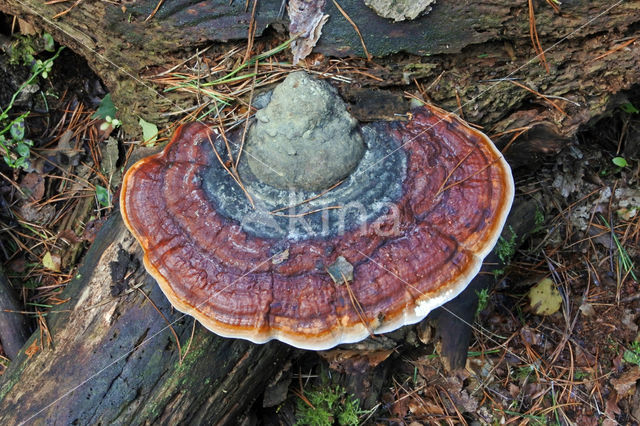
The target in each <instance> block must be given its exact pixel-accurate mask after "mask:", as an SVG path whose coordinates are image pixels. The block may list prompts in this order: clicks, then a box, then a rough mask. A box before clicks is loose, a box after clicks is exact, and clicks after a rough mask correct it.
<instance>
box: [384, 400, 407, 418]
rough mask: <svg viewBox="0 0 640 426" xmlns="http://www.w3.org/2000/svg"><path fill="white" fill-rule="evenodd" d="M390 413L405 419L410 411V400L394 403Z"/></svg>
mask: <svg viewBox="0 0 640 426" xmlns="http://www.w3.org/2000/svg"><path fill="white" fill-rule="evenodd" d="M389 411H390V412H391V414H393V415H394V416H397V417H400V418H401V419H402V418H404V417H405V416H406V415H407V412H408V411H409V398H402V399H398V400H397V401H396V402H394V403H393V405H392V406H391V409H390V410H389Z"/></svg>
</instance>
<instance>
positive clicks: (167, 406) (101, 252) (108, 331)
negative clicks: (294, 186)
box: [0, 213, 289, 424]
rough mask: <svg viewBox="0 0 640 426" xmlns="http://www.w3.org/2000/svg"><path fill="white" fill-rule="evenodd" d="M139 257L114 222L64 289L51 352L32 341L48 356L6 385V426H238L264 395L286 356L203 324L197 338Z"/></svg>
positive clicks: (1, 409)
mask: <svg viewBox="0 0 640 426" xmlns="http://www.w3.org/2000/svg"><path fill="white" fill-rule="evenodd" d="M139 255H140V253H139V249H138V245H137V243H135V242H134V240H133V237H132V236H131V235H130V234H129V233H128V231H126V229H125V228H124V225H123V224H122V220H121V219H120V217H119V214H118V213H116V214H114V215H113V217H112V218H111V219H110V221H109V222H108V223H107V224H105V225H104V227H103V229H102V230H101V231H100V234H99V235H98V237H97V238H96V241H95V243H94V244H93V246H92V247H91V249H90V250H89V252H88V253H87V255H86V258H85V261H84V263H83V265H82V267H81V268H80V271H79V273H78V275H77V276H76V278H75V279H74V280H73V282H72V283H70V284H69V286H68V287H67V288H66V289H65V292H64V294H63V297H70V298H71V299H70V300H69V301H68V302H67V303H65V304H62V305H60V307H59V308H58V309H57V310H55V309H54V310H53V312H52V313H50V314H49V316H48V317H47V318H49V320H48V328H49V330H50V332H51V336H52V339H53V344H52V345H51V346H50V347H49V346H48V345H47V343H46V339H45V342H44V343H43V342H40V334H39V333H35V334H34V335H33V336H32V337H31V339H29V341H28V342H27V344H26V347H29V346H31V345H33V344H34V343H35V345H37V346H39V347H40V348H41V350H40V351H38V353H37V354H35V355H33V356H32V357H31V358H29V357H28V356H27V355H26V354H25V351H22V352H20V353H19V354H18V356H17V357H16V358H15V360H14V361H13V362H12V363H11V365H10V367H9V368H8V370H7V371H6V372H5V374H4V375H3V376H2V380H1V381H0V424H17V423H20V422H23V421H26V422H27V423H31V422H32V421H42V420H43V419H46V422H51V423H55V424H68V423H72V422H74V421H76V422H78V424H96V423H102V424H111V423H118V424H121V423H124V424H128V423H135V424H139V423H144V422H149V423H152V422H163V423H168V422H171V423H174V424H177V423H180V422H185V423H188V422H193V423H217V422H222V423H224V422H233V421H234V420H235V418H236V416H238V415H239V414H242V413H244V412H245V411H246V408H247V406H248V405H250V404H251V403H252V401H253V400H254V399H255V398H256V397H257V396H258V395H259V394H260V392H261V391H262V389H263V388H264V386H265V383H266V381H267V380H268V379H269V377H270V376H271V374H272V373H273V371H274V369H273V367H274V365H278V364H279V363H281V362H282V360H283V359H285V358H287V355H288V353H289V348H288V347H287V346H286V345H283V344H280V343H278V342H272V343H268V344H265V345H255V344H252V343H249V342H247V341H243V340H232V339H224V338H221V337H218V336H216V335H214V334H212V333H210V332H209V331H207V330H205V329H203V328H202V327H201V326H199V325H196V326H195V332H194V334H193V339H191V338H190V336H191V333H192V327H193V323H194V320H193V319H192V318H190V317H186V316H184V315H182V314H180V313H179V312H175V311H173V310H172V308H171V307H170V306H169V304H168V302H167V300H166V298H165V297H164V295H163V294H162V293H161V292H160V290H159V288H158V286H157V285H156V284H155V282H154V281H153V280H152V279H150V278H149V276H148V275H147V274H146V273H144V269H143V267H142V266H141V264H140V262H139V260H138V259H139ZM143 293H145V294H146V295H147V296H148V299H147V297H145V296H144V295H143ZM154 305H155V306H154ZM156 308H157V309H156ZM160 312H162V315H164V317H166V320H165V319H164V318H163V316H162V315H161V314H160ZM167 321H168V322H167ZM169 323H171V327H172V328H173V330H174V331H175V333H176V335H177V337H178V339H179V340H180V345H181V351H182V358H183V359H182V361H180V351H179V350H178V347H177V344H176V339H175V336H174V335H173V333H172V332H171V330H170V328H169Z"/></svg>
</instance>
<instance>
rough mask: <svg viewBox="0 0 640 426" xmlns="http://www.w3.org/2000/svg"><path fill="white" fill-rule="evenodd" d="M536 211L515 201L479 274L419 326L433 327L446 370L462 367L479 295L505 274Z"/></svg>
mask: <svg viewBox="0 0 640 426" xmlns="http://www.w3.org/2000/svg"><path fill="white" fill-rule="evenodd" d="M536 211H538V212H540V213H539V214H542V213H541V212H542V210H541V209H539V208H538V207H537V206H536V202H535V201H533V200H527V201H520V202H516V203H515V204H514V206H513V208H512V209H511V213H509V217H508V219H507V223H506V225H505V227H504V229H503V231H502V235H501V239H500V241H499V242H498V244H497V245H496V247H495V248H494V249H493V251H492V252H491V253H490V254H489V256H487V257H486V258H485V260H484V264H483V266H482V270H481V271H480V274H478V276H476V277H475V278H474V279H473V281H471V283H470V284H469V286H468V287H467V288H466V289H465V290H464V291H463V292H462V293H461V294H460V295H459V296H458V297H456V298H455V299H453V300H452V301H450V302H448V303H446V304H445V305H444V306H442V307H441V308H438V309H436V310H435V311H434V312H433V313H432V314H431V315H429V317H428V318H427V320H426V321H423V323H422V324H421V325H420V326H428V325H429V323H431V324H433V326H434V328H435V330H436V337H438V338H440V342H441V349H440V356H441V357H442V361H443V363H444V364H445V367H446V368H447V369H448V370H455V369H458V368H464V366H465V363H466V362H467V351H468V349H469V343H470V342H471V335H472V332H473V330H472V327H471V325H472V324H473V322H474V319H475V315H476V311H477V309H478V293H480V292H481V291H483V290H490V289H491V288H493V286H494V285H495V283H496V278H498V277H500V276H502V275H503V274H504V268H505V267H506V266H508V263H509V261H510V260H511V259H510V257H511V256H512V255H513V253H514V252H515V250H517V249H518V248H519V247H520V245H521V244H522V243H523V242H525V241H527V240H528V239H529V236H530V235H531V234H532V233H533V232H535V228H536Z"/></svg>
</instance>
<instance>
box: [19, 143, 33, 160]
mask: <svg viewBox="0 0 640 426" xmlns="http://www.w3.org/2000/svg"><path fill="white" fill-rule="evenodd" d="M16 152H17V153H18V155H19V156H20V157H25V158H28V157H29V154H30V151H29V145H28V144H26V143H24V142H18V143H17V144H16Z"/></svg>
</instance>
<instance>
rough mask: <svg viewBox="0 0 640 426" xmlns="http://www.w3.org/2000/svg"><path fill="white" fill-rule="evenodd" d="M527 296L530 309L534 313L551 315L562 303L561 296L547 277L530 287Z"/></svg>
mask: <svg viewBox="0 0 640 426" xmlns="http://www.w3.org/2000/svg"><path fill="white" fill-rule="evenodd" d="M528 296H529V304H530V305H531V309H533V312H535V313H536V315H552V314H554V313H556V312H557V311H558V309H560V306H561V305H562V296H561V295H560V292H559V291H558V290H557V289H556V286H555V285H554V283H553V281H551V280H550V279H549V278H544V279H543V280H542V281H540V282H539V283H538V284H536V285H534V286H533V287H531V290H529V295H528Z"/></svg>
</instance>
